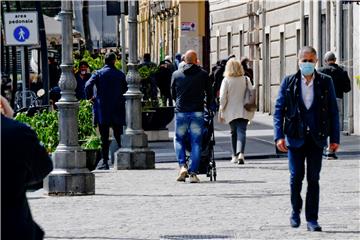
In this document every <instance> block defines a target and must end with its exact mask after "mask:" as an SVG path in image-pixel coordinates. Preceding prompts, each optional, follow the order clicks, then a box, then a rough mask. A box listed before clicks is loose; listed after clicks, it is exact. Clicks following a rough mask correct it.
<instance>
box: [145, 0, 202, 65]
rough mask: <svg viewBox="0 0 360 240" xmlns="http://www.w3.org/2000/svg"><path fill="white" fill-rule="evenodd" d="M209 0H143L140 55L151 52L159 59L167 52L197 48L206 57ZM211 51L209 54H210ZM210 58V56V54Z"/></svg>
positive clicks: (152, 55) (153, 57) (172, 55)
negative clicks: (206, 9)
mask: <svg viewBox="0 0 360 240" xmlns="http://www.w3.org/2000/svg"><path fill="white" fill-rule="evenodd" d="M206 3H207V4H208V2H206V1H188V0H150V1H148V0H141V1H139V16H138V21H139V28H138V29H139V31H138V35H139V37H138V39H139V42H138V46H139V56H142V55H143V54H144V53H151V57H152V60H153V61H154V62H157V63H159V61H160V60H163V58H164V57H165V56H166V55H170V56H171V57H172V58H174V56H175V54H176V53H181V54H183V53H185V52H186V50H188V49H194V50H195V51H196V52H198V53H199V54H198V55H199V59H200V61H201V62H203V60H204V57H203V56H204V54H203V52H204V48H203V42H204V41H205V25H206V24H207V22H208V20H207V19H206V21H205V17H206V16H205V15H206V11H205V5H206ZM207 55H208V54H207ZM207 60H208V58H207Z"/></svg>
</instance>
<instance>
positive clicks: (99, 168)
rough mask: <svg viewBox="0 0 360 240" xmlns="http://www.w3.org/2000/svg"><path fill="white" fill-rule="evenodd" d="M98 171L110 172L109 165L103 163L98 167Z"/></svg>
mask: <svg viewBox="0 0 360 240" xmlns="http://www.w3.org/2000/svg"><path fill="white" fill-rule="evenodd" d="M96 169H97V170H109V169H110V168H109V164H108V163H107V162H106V163H103V164H101V165H100V166H98V167H97V168H96Z"/></svg>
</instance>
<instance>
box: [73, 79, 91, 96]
mask: <svg viewBox="0 0 360 240" xmlns="http://www.w3.org/2000/svg"><path fill="white" fill-rule="evenodd" d="M90 77H91V74H90V73H86V74H85V77H84V78H81V75H80V72H78V73H77V74H76V75H75V79H76V88H75V96H76V98H77V99H78V100H82V99H86V94H85V84H86V82H87V81H88V80H89V79H90Z"/></svg>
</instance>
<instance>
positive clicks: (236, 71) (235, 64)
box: [224, 59, 244, 77]
mask: <svg viewBox="0 0 360 240" xmlns="http://www.w3.org/2000/svg"><path fill="white" fill-rule="evenodd" d="M243 75H244V69H243V67H242V66H241V63H240V62H239V61H238V60H236V59H230V60H229V61H227V63H226V66H225V72H224V77H240V76H243Z"/></svg>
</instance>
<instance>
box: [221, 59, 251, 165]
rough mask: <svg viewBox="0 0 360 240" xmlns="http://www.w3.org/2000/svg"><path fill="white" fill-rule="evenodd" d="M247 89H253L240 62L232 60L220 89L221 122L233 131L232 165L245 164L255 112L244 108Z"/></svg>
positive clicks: (229, 62)
mask: <svg viewBox="0 0 360 240" xmlns="http://www.w3.org/2000/svg"><path fill="white" fill-rule="evenodd" d="M246 88H253V86H252V84H251V82H250V79H249V78H248V77H246V76H245V75H244V70H243V68H242V66H241V64H240V62H239V61H238V60H236V59H234V58H232V59H230V60H229V61H228V62H227V63H226V66H225V72H224V79H223V81H222V83H221V87H220V107H219V115H218V117H219V120H220V122H223V123H228V124H229V125H230V129H231V146H232V152H233V155H232V158H231V162H232V163H238V164H244V160H245V157H244V152H245V144H246V129H247V125H248V122H249V121H250V120H252V119H253V117H254V113H255V112H249V111H247V110H246V109H245V108H244V98H245V91H246Z"/></svg>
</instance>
